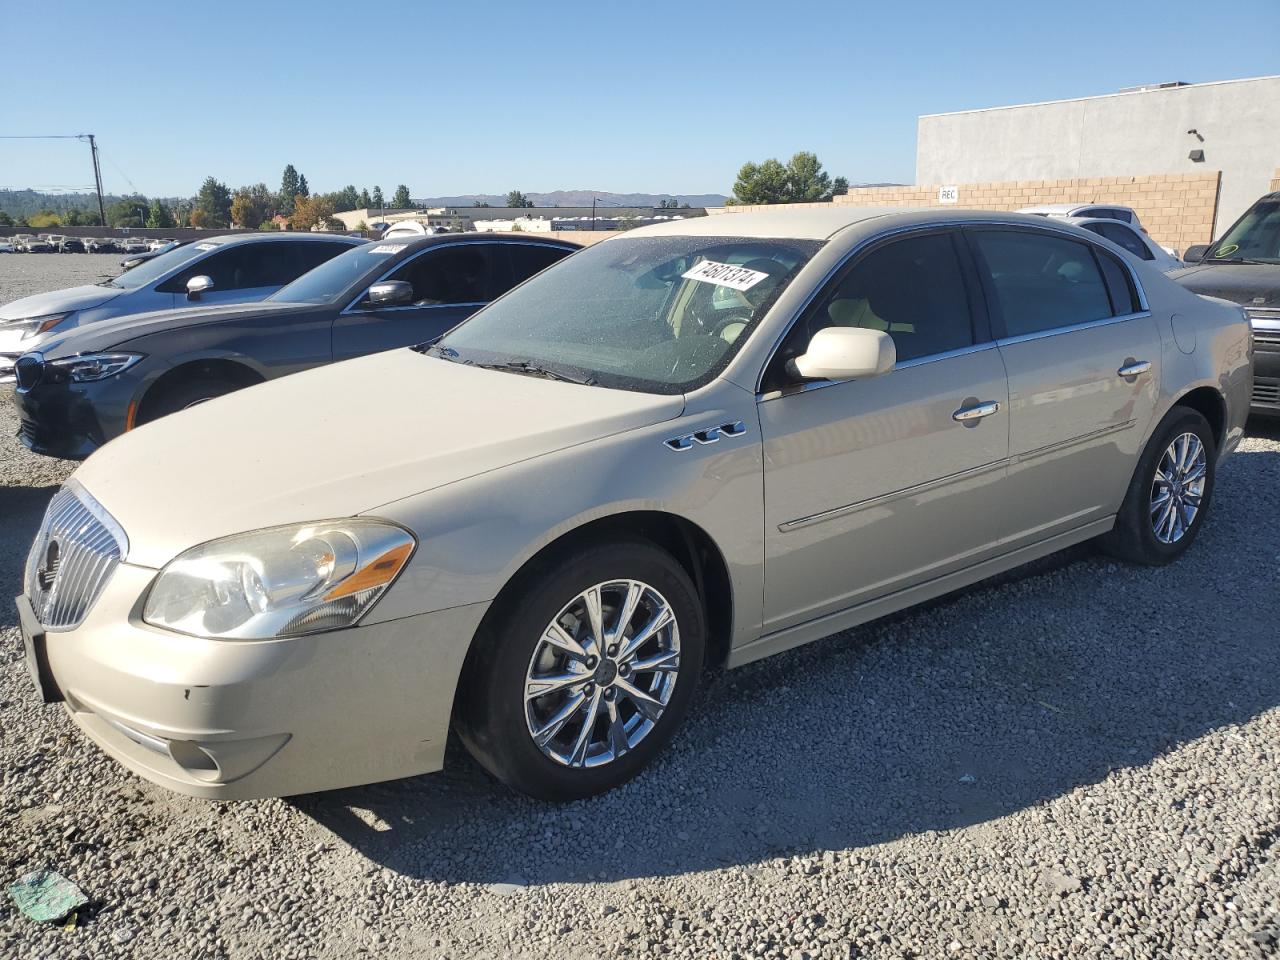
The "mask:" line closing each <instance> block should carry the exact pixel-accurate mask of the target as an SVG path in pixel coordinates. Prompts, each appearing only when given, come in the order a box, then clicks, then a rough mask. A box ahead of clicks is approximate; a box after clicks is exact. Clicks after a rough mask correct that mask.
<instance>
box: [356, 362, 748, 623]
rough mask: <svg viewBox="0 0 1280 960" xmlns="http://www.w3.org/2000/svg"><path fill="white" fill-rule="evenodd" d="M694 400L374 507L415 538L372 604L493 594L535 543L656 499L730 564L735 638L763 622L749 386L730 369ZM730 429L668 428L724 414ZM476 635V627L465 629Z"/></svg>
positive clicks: (385, 616)
mask: <svg viewBox="0 0 1280 960" xmlns="http://www.w3.org/2000/svg"><path fill="white" fill-rule="evenodd" d="M700 394H701V396H700V398H699V402H698V404H697V406H696V408H692V407H689V408H686V409H685V411H684V412H683V414H681V415H679V416H677V417H675V419H669V420H666V421H664V422H662V423H658V424H656V425H653V426H649V427H643V428H640V429H637V430H633V431H629V432H626V433H622V434H617V435H614V436H610V437H605V438H602V439H599V440H594V441H589V442H586V443H582V444H579V445H577V446H574V447H570V448H568V449H565V450H561V451H559V452H557V453H553V454H548V455H546V456H543V457H537V458H535V459H532V460H527V461H524V462H522V463H516V464H512V465H510V466H508V467H505V468H502V469H499V470H494V471H491V472H489V473H486V474H483V475H481V476H478V477H473V478H471V479H469V480H464V481H461V482H459V483H455V484H452V485H450V486H448V487H444V488H441V489H438V490H434V491H431V492H429V493H425V494H421V495H418V496H415V497H410V498H408V499H405V500H399V501H396V502H395V503H391V504H387V505H384V506H382V507H380V508H377V509H375V510H371V511H369V514H370V515H372V516H379V517H384V518H386V519H389V520H393V521H395V522H397V523H400V524H403V525H404V526H405V527H407V528H409V529H410V530H412V531H413V532H414V533H415V534H416V535H417V537H418V540H419V543H418V548H417V551H416V552H415V554H414V556H413V559H412V560H411V561H410V564H409V567H408V568H407V569H406V570H405V572H404V573H403V574H402V575H401V577H400V579H399V580H398V581H397V582H396V584H395V586H394V587H392V589H391V590H390V592H389V593H388V594H387V596H386V597H384V598H383V599H382V600H381V601H380V602H379V603H378V605H377V606H376V607H374V609H373V611H372V612H371V615H370V622H376V621H382V620H392V619H396V618H399V617H405V616H411V615H413V614H416V613H423V612H427V611H433V610H441V609H445V608H448V607H455V606H461V605H463V604H470V603H475V602H481V601H487V600H492V599H493V598H494V597H495V596H497V594H498V593H499V591H501V589H502V587H503V586H504V585H505V584H506V583H507V582H508V581H509V580H510V579H511V577H512V576H514V574H515V573H516V572H517V571H518V570H519V569H520V568H521V567H522V566H523V565H524V564H525V563H526V562H527V561H528V560H529V559H530V558H532V557H533V556H534V555H535V554H537V553H538V552H539V551H540V550H542V549H543V548H544V547H546V546H548V545H549V544H551V543H553V542H554V541H556V540H557V539H559V538H560V537H562V536H564V535H565V534H567V533H570V532H571V531H573V530H575V529H577V528H579V527H581V526H583V525H584V524H587V523H591V522H592V521H596V520H602V519H605V518H608V517H611V516H615V515H618V514H625V513H629V512H633V511H659V512H664V513H669V514H673V515H675V516H678V517H682V518H684V519H686V520H688V521H690V522H692V523H693V524H695V525H697V526H698V527H700V528H701V529H702V530H703V531H705V532H706V533H707V534H708V535H709V536H710V537H711V539H712V540H713V541H714V542H715V544H716V546H717V547H718V548H719V550H720V553H721V554H722V556H723V557H724V559H725V561H726V565H727V567H728V570H729V579H730V584H731V589H732V592H733V597H732V603H733V609H734V625H733V639H732V643H733V645H735V646H736V645H738V644H740V643H743V642H746V640H748V639H754V637H755V636H756V635H757V634H758V633H759V628H760V622H761V602H762V596H763V587H764V549H763V540H762V534H763V522H764V518H763V470H762V464H761V445H760V427H759V421H758V419H757V415H756V410H755V402H754V397H753V396H752V394H750V393H748V392H747V391H744V390H742V389H741V388H739V387H737V386H735V385H733V384H730V383H728V382H726V381H720V382H719V383H718V384H715V385H714V386H713V388H709V389H707V390H704V391H700ZM739 422H741V423H742V424H743V427H744V429H743V431H742V433H741V434H740V435H738V436H734V437H723V438H721V439H720V440H718V441H716V442H714V443H709V444H703V443H697V442H693V443H692V445H691V446H690V447H689V448H688V449H685V450H681V451H676V450H672V449H671V448H669V447H667V446H666V445H665V441H666V440H668V439H672V438H676V437H682V436H686V435H690V434H693V433H694V432H696V431H699V430H703V429H706V428H709V427H714V426H718V425H721V424H727V423H739ZM468 642H469V638H468Z"/></svg>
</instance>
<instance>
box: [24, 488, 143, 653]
mask: <svg viewBox="0 0 1280 960" xmlns="http://www.w3.org/2000/svg"><path fill="white" fill-rule="evenodd" d="M127 547H128V541H127V540H126V539H125V535H124V531H123V530H121V529H120V525H119V524H118V523H116V522H115V520H114V519H112V517H111V515H110V514H109V513H107V511H106V510H104V509H103V508H102V505H101V504H99V503H98V502H97V501H96V500H94V499H93V497H91V496H89V494H88V493H87V492H86V491H85V490H84V488H83V487H81V486H80V485H79V484H78V483H76V482H75V481H68V482H67V483H66V484H65V485H64V486H63V487H62V489H61V490H59V491H58V492H57V493H56V494H54V497H53V499H52V500H51V501H49V508H48V509H47V510H46V511H45V514H44V522H43V523H42V524H41V525H40V533H39V534H37V535H36V541H35V543H33V544H32V545H31V553H30V555H29V556H28V557H27V575H26V591H27V597H28V599H30V600H31V605H32V606H33V607H34V608H35V612H36V618H37V619H38V620H39V621H40V623H41V625H42V626H43V627H44V628H45V629H46V630H71V629H73V628H74V627H77V626H79V624H80V622H81V621H82V620H84V618H85V616H86V614H88V612H89V609H90V608H91V607H92V606H93V604H94V603H95V602H96V601H97V599H98V596H99V595H100V594H101V593H102V588H103V587H105V586H106V585H107V581H108V580H109V579H110V578H111V574H112V571H114V570H115V568H116V565H117V564H118V563H119V562H120V560H121V559H122V558H123V556H124V554H125V551H126V549H127Z"/></svg>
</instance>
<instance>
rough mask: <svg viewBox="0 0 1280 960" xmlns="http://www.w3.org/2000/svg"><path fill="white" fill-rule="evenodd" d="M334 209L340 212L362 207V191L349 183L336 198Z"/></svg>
mask: <svg viewBox="0 0 1280 960" xmlns="http://www.w3.org/2000/svg"><path fill="white" fill-rule="evenodd" d="M333 206H334V209H335V210H337V211H338V212H339V213H342V212H343V211H346V210H359V209H360V191H359V190H357V189H356V188H355V186H354V185H352V184H350V183H349V184H347V185H346V186H345V187H343V188H342V189H341V190H340V191H338V195H337V197H336V198H335V200H334V205H333Z"/></svg>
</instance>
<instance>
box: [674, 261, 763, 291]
mask: <svg viewBox="0 0 1280 960" xmlns="http://www.w3.org/2000/svg"><path fill="white" fill-rule="evenodd" d="M680 276H682V277H684V278H685V279H686V280H698V281H700V282H702V283H714V284H715V285H716V286H718V287H729V288H731V289H733V290H750V289H751V288H752V287H754V286H755V285H756V284H757V283H759V282H760V281H761V280H764V279H765V278H766V277H768V276H769V275H768V274H767V273H761V272H760V271H759V270H748V269H747V268H746V267H739V266H737V265H736V264H732V263H717V262H716V261H715V260H703V261H701V262H700V263H698V265H697V266H695V267H694V268H693V269H691V270H686V271H685V272H684V273H682V274H680Z"/></svg>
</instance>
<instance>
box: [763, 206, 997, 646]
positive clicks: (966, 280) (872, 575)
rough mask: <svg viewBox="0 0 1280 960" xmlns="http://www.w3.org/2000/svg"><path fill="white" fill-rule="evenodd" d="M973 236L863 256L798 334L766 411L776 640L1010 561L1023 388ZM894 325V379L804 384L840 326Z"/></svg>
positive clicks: (945, 234)
mask: <svg viewBox="0 0 1280 960" xmlns="http://www.w3.org/2000/svg"><path fill="white" fill-rule="evenodd" d="M959 241H960V237H959V236H958V234H957V232H956V231H954V230H950V229H943V230H938V229H934V230H927V231H921V232H919V233H913V234H909V235H906V236H902V237H895V238H892V239H889V240H886V241H884V242H882V243H880V244H878V245H876V246H874V247H872V248H871V249H870V250H868V251H867V252H865V253H862V254H860V255H859V257H858V259H857V260H856V261H854V262H853V263H852V264H851V265H850V266H849V267H846V268H845V269H844V270H843V272H842V273H841V274H838V275H837V276H836V278H835V279H834V280H833V281H832V282H831V283H830V284H829V286H828V287H827V289H826V290H824V291H823V292H822V293H821V294H820V295H819V296H818V297H817V298H816V299H815V301H814V303H813V304H812V305H811V307H810V308H808V309H807V310H806V312H805V314H803V315H802V316H801V317H800V318H799V319H798V321H797V322H796V325H795V326H794V327H793V328H792V331H791V333H790V334H789V335H788V337H787V339H786V340H785V341H784V343H783V346H782V348H781V349H780V351H779V354H778V356H777V357H775V358H774V361H773V362H772V363H771V365H770V369H769V371H767V374H766V382H765V384H764V386H765V391H766V392H764V393H762V394H761V396H760V400H759V404H758V409H759V414H760V429H761V433H762V436H763V440H764V457H765V475H764V480H765V490H764V502H765V532H764V533H765V616H764V619H765V623H764V629H765V632H766V633H771V632H774V631H778V630H784V629H786V628H788V627H793V626H797V625H799V624H802V623H805V622H807V621H812V620H817V619H819V618H821V617H823V616H826V615H828V614H834V613H837V612H839V611H841V610H845V609H847V608H849V607H853V606H856V605H858V604H860V603H863V602H866V601H869V600H873V599H875V598H877V597H880V596H883V595H885V594H888V593H891V592H893V591H895V590H900V589H903V588H905V587H908V586H912V585H914V584H917V583H922V582H924V581H927V580H930V579H933V578H935V577H939V576H942V575H945V574H946V573H949V572H953V571H955V570H958V569H960V568H963V567H965V566H968V565H970V564H972V563H975V562H977V561H979V560H980V559H982V558H984V557H986V556H990V555H991V554H993V553H995V552H997V550H998V541H999V540H1000V539H1001V537H1002V535H1003V534H1004V533H1005V532H1006V527H1007V524H1006V522H1005V520H1004V513H1005V510H1004V506H1003V504H1002V503H1001V489H1002V480H1003V478H1004V476H1005V471H1006V462H1007V457H1008V451H1009V416H1008V384H1007V380H1006V377H1005V372H1004V364H1003V363H1002V362H1001V358H1000V353H999V351H998V350H997V349H996V347H995V344H994V343H993V342H992V341H991V337H990V332H989V329H988V326H987V320H986V313H985V309H984V306H983V300H982V298H981V294H980V286H979V285H978V283H977V279H976V276H975V275H974V273H973V269H972V264H971V258H970V257H969V255H968V251H967V248H966V247H964V246H963V245H962V244H961V243H960V242H959ZM833 325H835V326H858V327H869V328H872V329H878V330H883V331H885V332H886V333H888V334H889V336H890V337H892V338H893V341H894V345H895V347H896V348H897V352H898V362H897V364H896V366H895V367H894V368H893V369H892V370H890V371H889V372H888V373H886V374H883V375H881V376H878V377H871V378H867V379H862V380H848V381H842V382H832V381H809V382H803V383H801V382H797V381H796V380H795V379H794V378H792V377H790V376H788V375H787V373H786V372H785V366H786V362H787V361H788V360H789V359H790V358H792V357H795V356H797V355H799V354H801V353H803V352H804V351H805V349H806V348H807V345H808V342H809V340H810V338H811V337H812V336H813V334H814V333H815V332H817V331H818V330H820V329H822V328H824V327H827V326H833Z"/></svg>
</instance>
